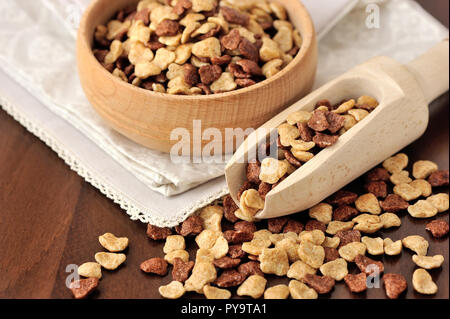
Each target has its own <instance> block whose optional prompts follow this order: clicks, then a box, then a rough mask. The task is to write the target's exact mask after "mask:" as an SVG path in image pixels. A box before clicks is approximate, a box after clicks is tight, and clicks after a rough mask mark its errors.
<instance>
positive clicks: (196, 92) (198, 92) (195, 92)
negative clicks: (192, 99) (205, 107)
mask: <svg viewBox="0 0 450 319" xmlns="http://www.w3.org/2000/svg"><path fill="white" fill-rule="evenodd" d="M190 91H191V94H192V95H201V94H202V92H203V90H202V89H201V88H198V87H192V88H191V89H190Z"/></svg>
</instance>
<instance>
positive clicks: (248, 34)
mask: <svg viewBox="0 0 450 319" xmlns="http://www.w3.org/2000/svg"><path fill="white" fill-rule="evenodd" d="M236 29H237V30H238V31H239V35H240V36H241V37H242V38H245V39H247V40H248V41H250V42H251V43H255V42H256V39H255V35H254V34H253V32H251V31H250V30H248V29H246V28H244V27H241V26H239V27H237V28H236Z"/></svg>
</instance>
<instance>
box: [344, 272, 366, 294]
mask: <svg viewBox="0 0 450 319" xmlns="http://www.w3.org/2000/svg"><path fill="white" fill-rule="evenodd" d="M344 281H345V284H346V285H347V287H348V289H350V291H351V292H355V293H359V292H363V291H365V290H366V289H367V283H366V281H367V275H366V274H365V273H363V272H362V273H359V274H357V275H353V274H347V275H346V276H345V277H344Z"/></svg>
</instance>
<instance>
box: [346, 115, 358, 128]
mask: <svg viewBox="0 0 450 319" xmlns="http://www.w3.org/2000/svg"><path fill="white" fill-rule="evenodd" d="M343 117H344V127H343V128H344V129H345V130H346V131H348V130H349V129H351V128H352V127H353V126H355V125H356V124H357V123H358V122H357V121H356V119H355V118H354V117H353V116H352V115H349V114H344V115H343Z"/></svg>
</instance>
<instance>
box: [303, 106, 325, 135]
mask: <svg viewBox="0 0 450 319" xmlns="http://www.w3.org/2000/svg"><path fill="white" fill-rule="evenodd" d="M327 113H328V111H323V110H315V111H314V112H313V114H312V116H311V118H310V119H309V121H308V126H309V127H310V128H311V129H313V130H314V131H316V132H323V131H325V130H327V129H328V127H329V123H328V121H327Z"/></svg>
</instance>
